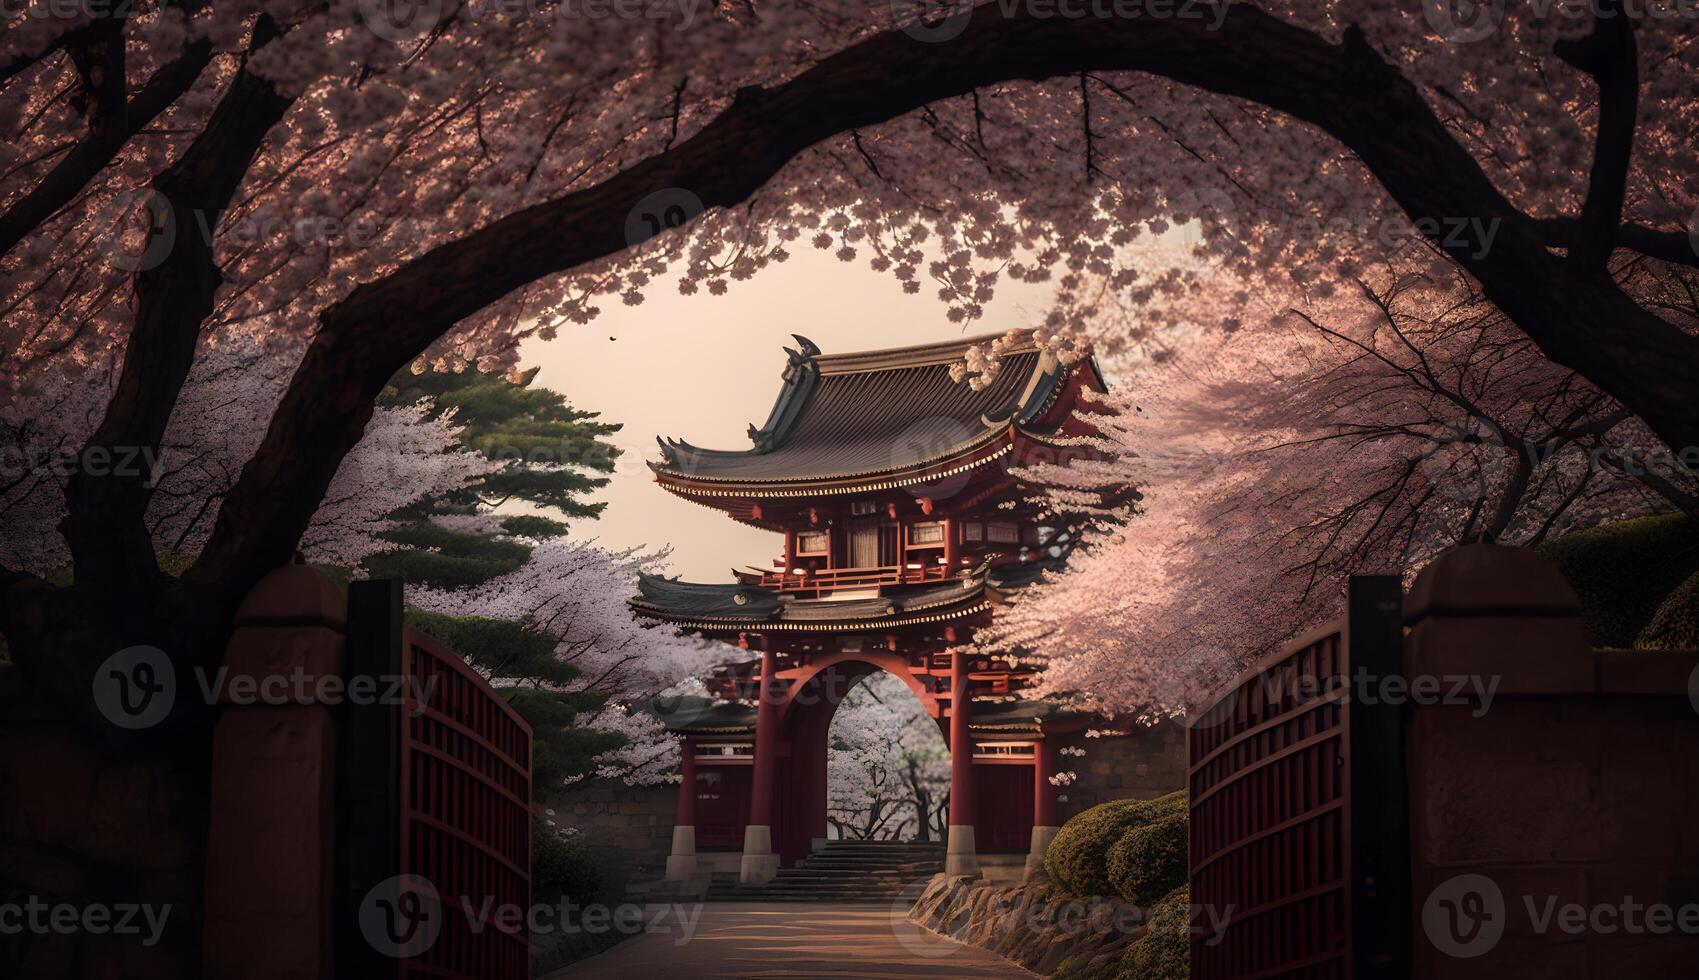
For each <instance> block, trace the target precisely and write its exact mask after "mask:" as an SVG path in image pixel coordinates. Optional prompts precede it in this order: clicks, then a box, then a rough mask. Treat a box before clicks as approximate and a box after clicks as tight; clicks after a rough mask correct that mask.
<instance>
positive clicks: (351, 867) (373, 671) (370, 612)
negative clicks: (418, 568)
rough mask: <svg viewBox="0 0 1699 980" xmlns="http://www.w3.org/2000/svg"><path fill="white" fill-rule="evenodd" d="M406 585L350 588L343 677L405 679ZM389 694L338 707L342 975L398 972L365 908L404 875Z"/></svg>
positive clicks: (397, 732)
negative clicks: (363, 923)
mask: <svg viewBox="0 0 1699 980" xmlns="http://www.w3.org/2000/svg"><path fill="white" fill-rule="evenodd" d="M401 591H402V590H401V582H400V581H399V580H397V579H376V580H373V581H369V582H354V583H351V584H350V585H349V586H348V656H347V660H346V662H345V664H344V665H343V677H344V679H345V680H346V681H347V682H348V683H349V684H353V683H354V682H355V681H356V680H357V679H358V678H371V679H372V682H373V688H372V689H374V690H379V691H382V690H386V689H388V688H389V686H390V685H389V681H390V680H391V679H393V678H397V677H400V676H401V669H402V667H401V638H402V620H401ZM384 700H385V699H381V698H380V699H377V700H375V701H366V702H364V703H355V702H354V700H353V699H349V702H348V703H347V704H344V705H343V706H342V708H341V716H340V719H339V720H340V722H341V729H342V733H343V738H342V741H341V743H340V745H339V752H338V766H337V774H338V779H337V792H338V795H339V796H340V798H341V799H342V800H343V805H342V806H341V807H340V808H339V809H338V813H337V849H336V851H337V876H336V879H337V892H338V894H337V898H338V903H337V916H336V924H337V929H336V937H337V942H336V950H337V968H338V972H339V973H340V974H341V975H342V976H344V977H361V978H364V977H374V978H381V977H393V976H396V975H397V972H398V964H399V963H400V961H399V960H397V959H392V958H390V957H388V956H386V955H384V954H383V953H382V952H380V951H379V950H377V949H376V948H375V947H373V945H372V944H371V943H369V942H367V941H366V939H365V936H364V934H363V933H362V932H361V930H360V907H361V904H362V903H363V902H365V901H366V899H367V897H368V896H369V895H371V894H372V889H373V888H375V887H377V886H378V885H379V883H381V882H384V881H387V880H389V879H391V878H393V877H394V876H395V875H397V874H399V873H400V870H401V852H400V849H399V843H398V842H399V840H400V833H401V788H400V772H399V769H398V760H399V759H400V753H401V706H400V705H398V704H386V703H384Z"/></svg>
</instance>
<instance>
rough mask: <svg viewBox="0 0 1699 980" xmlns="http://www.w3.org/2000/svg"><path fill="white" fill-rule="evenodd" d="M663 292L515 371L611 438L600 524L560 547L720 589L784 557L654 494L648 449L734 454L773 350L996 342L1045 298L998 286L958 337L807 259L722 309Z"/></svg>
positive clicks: (588, 525)
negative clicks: (663, 569)
mask: <svg viewBox="0 0 1699 980" xmlns="http://www.w3.org/2000/svg"><path fill="white" fill-rule="evenodd" d="M676 282H677V277H676V276H663V277H661V278H660V279H658V280H656V282H655V283H654V285H653V286H652V287H651V288H650V289H649V290H648V295H647V298H646V300H645V301H644V303H643V305H641V306H637V307H628V306H625V305H623V304H621V303H620V302H619V300H618V298H616V297H609V298H607V299H606V300H604V301H603V302H602V303H601V306H602V311H603V312H602V314H601V315H600V316H599V317H597V318H596V320H595V321H593V322H592V323H590V324H589V325H588V326H571V327H567V328H563V329H562V330H561V332H560V335H559V336H558V337H556V338H555V339H554V340H552V341H547V342H544V341H531V342H530V343H528V344H526V345H525V347H524V348H523V349H522V351H521V356H520V361H521V364H522V365H523V366H525V367H533V366H540V367H541V369H542V370H541V371H540V372H539V376H538V378H537V381H536V384H539V385H542V386H543V387H546V388H552V389H554V390H555V391H559V392H561V393H563V394H565V395H566V396H567V398H568V400H569V401H570V402H571V403H572V404H573V405H574V406H575V407H577V408H582V409H588V410H591V411H599V412H601V413H602V416H603V418H605V419H607V420H608V421H612V422H622V423H624V425H625V428H624V430H623V431H621V432H620V433H618V434H617V435H616V436H615V437H614V441H615V442H616V444H617V445H618V446H619V447H620V448H621V449H624V450H625V455H624V457H622V458H621V459H620V461H619V468H618V470H617V471H616V472H615V473H614V475H613V479H612V481H611V482H610V483H609V484H608V486H607V487H606V488H605V489H604V490H603V491H602V493H601V494H600V495H599V496H598V497H597V498H596V499H598V500H606V501H608V507H607V509H606V510H605V511H603V513H602V517H601V519H600V520H597V521H580V522H577V523H576V524H575V526H574V528H573V536H574V537H578V538H592V537H593V538H596V539H597V540H598V541H599V543H600V544H602V545H603V546H605V547H610V548H624V547H629V546H633V545H648V546H650V547H660V546H663V545H671V546H672V547H673V555H672V560H671V564H672V567H671V571H672V573H674V574H678V575H681V576H683V577H684V578H686V579H689V580H692V581H701V582H725V581H730V580H731V571H730V570H731V569H732V568H733V567H741V566H743V565H755V566H757V567H765V566H766V565H768V564H769V563H770V562H771V561H772V560H773V558H774V557H775V556H776V555H779V554H781V553H782V552H783V550H784V546H783V543H782V542H781V541H780V540H779V537H778V535H776V534H773V533H770V532H767V531H760V530H757V529H755V528H752V527H746V526H744V525H742V524H738V523H737V522H735V521H733V520H732V519H731V518H729V517H727V516H725V515H724V514H722V513H720V512H719V511H715V510H711V509H709V508H707V507H702V506H700V505H697V504H693V503H690V502H688V501H685V500H682V499H680V498H678V497H675V496H673V495H672V494H669V493H667V492H665V491H663V490H662V489H661V488H660V487H659V486H658V485H656V484H655V483H654V481H653V479H652V477H651V474H650V472H649V468H648V467H647V466H646V465H645V463H646V462H648V461H649V460H653V459H656V458H658V455H659V454H658V451H657V449H656V446H655V437H656V436H657V435H667V436H673V437H675V438H679V439H683V440H685V441H687V442H690V443H693V444H695V445H697V446H702V447H704V448H709V449H743V448H747V447H748V445H749V437H748V436H747V435H746V434H745V429H746V428H747V427H748V426H749V424H750V423H752V422H753V423H754V424H755V425H757V426H759V425H761V424H762V423H764V422H765V421H766V420H767V412H768V410H769V409H771V408H772V406H773V399H774V398H776V397H777V396H778V393H779V386H780V383H781V382H780V380H779V374H780V372H781V371H783V370H784V366H785V355H784V352H783V350H782V349H781V348H783V347H785V346H792V347H794V346H795V341H793V340H791V334H793V333H799V334H802V335H803V336H805V337H807V338H809V339H810V340H812V341H814V343H815V344H817V345H819V347H820V349H821V350H822V351H823V352H825V353H827V354H836V353H841V352H844V351H853V350H871V349H875V348H881V347H901V346H905V345H908V344H920V343H928V342H932V341H941V340H952V339H957V338H960V337H964V336H977V335H980V334H988V333H999V332H1002V331H1004V330H1008V329H1011V328H1015V327H1025V326H1030V325H1032V323H1034V322H1035V321H1036V319H1037V318H1038V317H1040V316H1042V314H1043V312H1044V310H1045V309H1046V308H1047V305H1048V303H1049V300H1050V296H1051V291H1052V289H1053V287H1052V286H1050V285H1027V284H1020V283H1010V282H1008V281H1007V280H1005V281H1003V282H1001V283H999V284H998V287H997V296H996V298H995V299H994V300H993V301H992V302H991V303H990V304H988V306H987V308H986V315H985V317H984V318H983V319H981V320H979V321H977V322H975V323H972V324H969V325H968V326H967V328H966V329H965V330H964V329H963V328H962V327H961V326H960V325H958V324H953V323H950V322H949V321H948V320H947V319H945V316H944V313H945V307H944V304H943V303H942V302H941V301H940V300H939V299H938V297H937V292H936V288H935V287H932V286H924V287H923V288H922V290H921V292H920V293H918V294H915V295H908V294H905V293H904V292H903V291H902V286H901V284H900V283H898V282H897V281H896V279H895V278H893V277H892V276H891V275H890V274H889V273H877V272H874V271H873V270H871V269H869V268H868V267H867V265H866V263H865V262H860V261H857V262H849V263H846V262H840V261H838V259H836V258H835V257H833V256H832V255H831V254H829V253H826V252H820V251H817V250H815V249H811V248H802V249H798V250H797V251H796V252H795V253H793V255H792V257H791V259H790V261H788V262H786V263H784V264H783V265H775V266H769V267H768V268H767V269H765V270H763V271H762V272H760V273H758V274H757V275H756V276H755V278H753V279H751V280H749V281H747V282H734V283H732V284H731V288H730V290H729V291H728V292H727V294H726V295H724V296H710V295H708V294H707V292H706V291H703V292H701V293H698V294H697V295H695V296H682V295H680V294H679V293H678V290H677V289H676V288H675V284H676ZM610 337H613V338H618V339H616V340H610V339H609V338H610Z"/></svg>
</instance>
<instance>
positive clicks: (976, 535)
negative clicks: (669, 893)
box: [631, 332, 1103, 884]
mask: <svg viewBox="0 0 1699 980" xmlns="http://www.w3.org/2000/svg"><path fill="white" fill-rule="evenodd" d="M796 339H797V341H798V344H799V347H800V349H799V350H789V349H787V351H786V352H787V354H788V355H789V359H788V363H787V364H786V366H785V369H784V373H783V375H782V377H783V382H784V383H783V386H782V388H781V389H780V392H779V396H778V400H777V402H776V403H775V404H774V406H773V410H772V413H771V415H770V416H769V418H768V419H767V422H766V424H765V425H763V426H762V427H760V428H759V429H757V428H755V427H754V426H751V427H750V432H749V435H750V439H751V441H752V442H753V446H752V447H751V448H749V449H744V450H736V451H723V450H708V449H699V448H696V447H694V446H691V445H688V444H685V443H682V442H678V441H675V440H666V441H662V442H661V451H662V456H663V458H662V459H661V460H660V461H658V462H654V463H651V464H650V465H651V468H652V469H653V470H654V473H655V479H656V480H657V482H659V483H660V484H661V485H662V486H663V487H665V488H666V489H667V490H669V491H670V492H672V493H675V494H678V495H679V496H681V497H683V498H685V499H687V500H691V501H694V502H696V503H699V504H702V505H704V506H707V507H711V508H714V509H717V510H721V511H724V512H725V513H726V514H728V515H729V516H730V517H731V518H732V519H734V520H737V521H740V522H742V523H744V524H748V525H751V526H753V527H759V528H763V529H766V530H771V531H774V532H778V533H780V534H782V535H783V536H784V554H783V555H782V556H781V557H780V558H778V559H776V560H775V561H774V562H773V564H772V567H770V568H762V569H753V568H751V569H746V570H742V571H737V572H735V575H736V581H734V582H730V583H725V584H696V583H686V582H679V581H676V580H672V579H666V578H660V577H655V576H646V577H644V578H643V579H642V581H641V583H640V595H639V596H637V597H636V598H634V599H633V600H632V602H631V605H632V609H633V611H634V612H635V614H636V615H638V616H640V617H642V618H646V619H650V620H654V621H659V622H664V623H670V624H673V625H675V626H677V627H679V628H682V629H686V630H690V631H692V632H695V633H698V634H700V635H703V636H707V637H713V638H716V639H721V640H725V641H728V642H731V643H735V644H736V645H737V646H738V647H740V648H742V649H745V650H747V651H749V658H748V659H747V660H745V661H743V662H740V663H736V664H732V665H728V666H727V667H725V668H722V669H721V670H720V671H719V672H718V674H717V675H716V676H715V678H714V679H713V681H712V682H711V684H710V687H711V690H712V692H713V693H714V694H715V695H716V696H717V697H718V698H719V699H720V700H719V701H718V702H717V703H714V704H711V705H709V706H708V707H707V708H706V709H704V710H693V711H690V712H680V713H678V714H677V715H675V716H673V717H668V716H667V715H666V714H665V713H664V712H662V713H661V714H662V718H663V720H665V721H667V723H668V724H669V727H671V728H672V729H673V730H674V731H676V732H678V733H680V734H681V735H682V736H683V739H684V742H685V745H684V752H683V761H682V765H681V769H682V773H681V775H682V776H683V781H682V784H681V787H680V793H679V804H678V816H677V823H676V827H675V829H674V834H673V848H672V851H673V853H672V856H671V858H670V859H669V861H668V877H669V878H673V879H685V878H689V877H691V876H693V875H694V874H695V873H696V871H697V866H698V862H697V851H698V848H704V849H707V848H718V849H730V848H735V847H739V846H741V851H742V855H741V868H740V880H741V881H743V882H744V883H749V884H758V883H762V882H765V881H767V880H768V879H770V878H771V877H772V876H773V875H774V874H775V873H776V871H777V869H778V868H779V867H780V866H781V864H784V865H789V864H791V863H794V862H795V861H796V860H798V859H799V858H801V857H803V856H804V855H806V854H807V853H808V851H809V849H810V847H811V844H812V842H813V841H815V840H817V839H821V838H825V837H826V836H827V830H826V827H827V820H826V756H827V731H828V729H829V727H830V724H831V718H832V713H833V711H834V710H835V708H836V706H837V703H838V701H839V700H841V698H842V697H843V696H844V695H845V694H846V693H848V691H849V690H850V689H851V688H853V687H854V686H855V685H856V684H857V683H858V682H859V681H861V680H862V679H863V678H864V677H866V676H868V675H869V674H871V673H872V672H874V671H879V670H884V671H889V672H890V673H891V674H893V675H895V676H896V677H898V678H900V679H901V680H902V681H903V682H904V683H905V684H906V685H907V686H908V687H909V689H910V690H912V691H913V692H914V694H915V696H916V697H918V698H919V699H920V702H921V704H922V705H923V706H924V707H925V708H926V710H927V712H928V713H929V714H930V715H931V716H932V717H933V718H935V719H937V720H938V723H939V725H940V728H941V729H942V730H943V732H944V735H945V738H946V741H947V743H948V745H949V748H950V753H951V784H950V804H949V834H948V846H947V857H946V872H947V873H949V874H966V875H972V874H977V873H978V870H979V862H978V855H979V854H980V853H982V852H985V853H989V852H993V851H996V852H1003V853H1009V852H1015V853H1018V852H1021V851H1026V852H1027V853H1028V855H1029V856H1028V859H1027V861H1028V866H1029V867H1031V866H1032V864H1033V862H1034V861H1036V860H1039V859H1041V858H1042V855H1043V852H1044V848H1045V846H1046V845H1047V844H1048V843H1049V841H1050V839H1051V837H1053V836H1054V834H1055V832H1056V830H1057V825H1058V822H1059V821H1058V819H1057V816H1056V787H1055V786H1054V785H1052V784H1051V782H1050V777H1051V776H1053V775H1054V774H1055V773H1056V772H1057V771H1058V767H1057V764H1056V758H1055V755H1056V753H1055V750H1054V746H1055V745H1056V744H1057V738H1058V737H1059V736H1060V735H1062V734H1063V733H1064V732H1077V731H1078V730H1079V729H1080V728H1082V727H1084V726H1085V724H1086V719H1084V718H1080V717H1068V716H1064V715H1062V714H1060V713H1058V712H1054V711H1051V710H1050V706H1049V705H1047V704H1044V703H1042V702H1036V701H1031V700H1018V699H1016V698H1015V697H1014V696H1013V695H1014V694H1015V692H1017V691H1019V690H1020V689H1021V688H1022V687H1023V686H1025V685H1027V684H1029V683H1030V682H1031V680H1032V676H1033V672H1032V669H1031V668H1030V667H1024V666H1022V665H1020V664H1018V663H1017V662H1015V661H1014V660H1012V659H1008V658H1004V657H1002V656H996V655H990V654H987V653H986V652H984V651H982V650H975V649H973V648H971V647H970V646H969V644H970V641H971V640H972V638H973V632H974V630H975V628H977V627H981V626H983V625H984V624H985V623H986V622H987V621H988V619H989V617H990V614H991V610H992V609H993V608H994V607H995V606H996V605H998V604H999V603H1000V602H1002V601H1004V599H1005V597H1006V596H1007V595H1008V594H1009V593H1010V592H1011V591H1013V590H1016V589H1019V588H1021V587H1023V586H1025V585H1027V584H1030V583H1031V582H1034V581H1036V580H1037V579H1038V578H1039V576H1040V575H1041V573H1042V572H1043V571H1044V570H1046V569H1055V568H1059V567H1061V564H1062V563H1063V561H1065V559H1066V557H1067V550H1068V548H1069V547H1071V545H1072V542H1073V540H1074V537H1073V529H1072V528H1071V527H1069V526H1068V525H1069V520H1068V518H1067V516H1066V515H1056V514H1053V513H1046V512H1044V511H1043V510H1042V509H1041V508H1040V507H1039V506H1038V505H1036V504H1035V503H1034V502H1033V497H1034V496H1035V493H1034V488H1032V487H1030V486H1025V485H1023V484H1022V483H1021V481H1020V480H1019V479H1017V478H1016V476H1015V475H1014V473H1013V472H1012V471H1014V470H1017V469H1018V468H1020V467H1026V466H1031V465H1034V464H1037V463H1041V462H1057V461H1063V460H1065V459H1067V458H1069V457H1071V456H1077V455H1080V454H1083V453H1087V452H1089V451H1090V450H1089V449H1087V448H1086V442H1087V440H1086V438H1085V437H1086V436H1088V435H1089V434H1090V431H1091V430H1090V427H1089V424H1088V423H1087V422H1086V421H1085V420H1084V419H1082V417H1081V415H1080V413H1079V412H1078V411H1077V409H1078V407H1079V406H1078V401H1079V398H1080V395H1081V392H1082V391H1084V390H1085V389H1087V388H1090V389H1093V390H1096V391H1102V390H1103V379H1102V376H1101V375H1100V373H1099V371H1098V369H1097V367H1096V365H1095V364H1094V363H1093V362H1092V361H1091V359H1090V358H1085V359H1081V360H1078V361H1077V362H1075V363H1072V364H1064V363H1062V362H1060V361H1059V360H1058V359H1057V358H1056V357H1054V356H1053V355H1051V354H1050V353H1048V352H1046V351H1043V350H1041V349H1040V348H1039V346H1038V345H1037V344H1036V343H1034V341H1033V339H1032V336H1031V334H1030V333H1028V332H1017V333H1013V334H1009V335H1005V337H1004V338H1003V342H1002V345H1001V349H1000V351H999V360H1000V365H1001V369H1000V370H999V371H998V372H997V373H996V374H995V376H994V377H993V378H992V379H991V381H990V383H989V384H986V385H984V386H982V387H980V388H979V389H977V390H975V389H974V388H973V387H972V386H970V385H969V384H966V383H963V382H958V381H956V380H953V379H952V377H951V375H950V370H951V367H952V366H953V365H956V364H959V363H961V361H962V360H963V357H964V355H965V351H966V349H967V347H968V346H970V345H975V344H986V343H989V342H990V341H991V340H993V339H994V338H992V337H979V338H972V339H969V340H963V341H957V342H953V343H945V344H932V345H925V346H918V347H908V348H902V349H896V350H883V351H869V352H862V353H852V354H838V355H830V356H828V355H823V354H821V352H820V350H819V348H817V347H815V346H814V345H813V344H812V343H810V342H809V341H807V340H806V339H804V338H801V337H798V338H796ZM751 702H753V704H754V707H753V708H751V707H749V705H750V703H751Z"/></svg>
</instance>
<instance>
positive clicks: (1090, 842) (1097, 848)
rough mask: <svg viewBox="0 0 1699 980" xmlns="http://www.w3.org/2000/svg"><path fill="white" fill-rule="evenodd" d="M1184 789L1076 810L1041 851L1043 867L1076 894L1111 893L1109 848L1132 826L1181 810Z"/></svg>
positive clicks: (1139, 825)
mask: <svg viewBox="0 0 1699 980" xmlns="http://www.w3.org/2000/svg"><path fill="white" fill-rule="evenodd" d="M1185 810H1186V794H1185V792H1184V791H1181V792H1175V793H1170V794H1168V795H1167V796H1162V797H1158V798H1156V799H1154V800H1111V801H1110V802H1108V803H1100V804H1098V805H1097V806H1094V807H1092V808H1091V809H1089V810H1087V811H1085V812H1084V813H1080V814H1077V815H1075V816H1074V817H1073V819H1071V820H1069V821H1068V822H1067V823H1065V824H1063V825H1062V829H1061V830H1059V831H1057V832H1056V839H1055V840H1053V841H1051V842H1050V847H1049V848H1047V849H1046V850H1045V852H1044V870H1045V871H1046V872H1048V873H1049V875H1050V879H1051V880H1052V881H1054V882H1055V883H1056V884H1057V885H1060V886H1061V887H1062V888H1064V889H1066V890H1067V891H1070V892H1072V893H1073V894H1075V895H1110V894H1113V893H1114V891H1115V888H1114V883H1113V882H1111V881H1110V880H1109V849H1110V847H1112V846H1114V844H1115V843H1116V842H1117V841H1119V840H1120V839H1121V837H1122V836H1123V835H1124V834H1126V832H1127V831H1129V830H1131V829H1133V828H1134V827H1141V826H1144V825H1145V824H1148V823H1154V822H1155V821H1158V820H1161V819H1163V818H1164V817H1169V816H1173V815H1174V814H1177V813H1184V812H1185Z"/></svg>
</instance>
